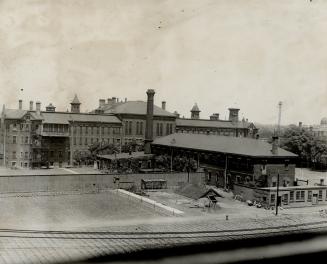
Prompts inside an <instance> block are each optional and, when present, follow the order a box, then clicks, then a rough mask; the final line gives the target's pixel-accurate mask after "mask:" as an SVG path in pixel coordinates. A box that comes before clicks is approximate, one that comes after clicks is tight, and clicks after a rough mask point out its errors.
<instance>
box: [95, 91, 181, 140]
mask: <svg viewBox="0 0 327 264" xmlns="http://www.w3.org/2000/svg"><path fill="white" fill-rule="evenodd" d="M92 113H99V114H112V115H115V116H117V117H118V118H119V119H120V120H121V122H122V144H128V143H131V142H132V141H136V143H138V144H139V145H143V144H144V141H145V128H146V117H147V102H145V101H127V99H125V100H124V101H119V99H118V98H116V97H112V98H110V99H108V100H107V102H106V101H105V100H104V99H100V100H99V107H98V108H97V109H95V110H94V111H92ZM152 126H153V137H154V138H158V137H162V136H166V135H169V134H172V133H174V132H175V130H176V116H175V115H174V114H172V113H170V112H168V111H167V110H166V102H162V106H161V107H158V106H156V105H153V124H152Z"/></svg>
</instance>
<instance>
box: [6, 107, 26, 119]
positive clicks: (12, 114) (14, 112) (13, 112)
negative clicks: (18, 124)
mask: <svg viewBox="0 0 327 264" xmlns="http://www.w3.org/2000/svg"><path fill="white" fill-rule="evenodd" d="M26 113H27V111H26V110H20V109H5V117H6V119H21V118H23V116H24V115H25V114H26Z"/></svg>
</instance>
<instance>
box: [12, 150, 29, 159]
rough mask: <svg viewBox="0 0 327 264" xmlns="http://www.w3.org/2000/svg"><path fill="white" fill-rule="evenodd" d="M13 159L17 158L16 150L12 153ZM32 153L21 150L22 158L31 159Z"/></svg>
mask: <svg viewBox="0 0 327 264" xmlns="http://www.w3.org/2000/svg"><path fill="white" fill-rule="evenodd" d="M11 155H12V156H11V157H12V159H17V152H16V151H13V152H12V154H11ZM31 155H32V153H31V152H27V151H26V152H21V153H20V158H21V159H29V158H30V157H31Z"/></svg>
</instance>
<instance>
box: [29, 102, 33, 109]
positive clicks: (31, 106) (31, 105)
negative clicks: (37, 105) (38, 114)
mask: <svg viewBox="0 0 327 264" xmlns="http://www.w3.org/2000/svg"><path fill="white" fill-rule="evenodd" d="M30 111H33V101H30Z"/></svg>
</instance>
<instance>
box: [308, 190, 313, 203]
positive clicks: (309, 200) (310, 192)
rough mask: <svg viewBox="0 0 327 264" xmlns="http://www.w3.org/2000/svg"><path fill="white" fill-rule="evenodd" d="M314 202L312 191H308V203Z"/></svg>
mask: <svg viewBox="0 0 327 264" xmlns="http://www.w3.org/2000/svg"><path fill="white" fill-rule="evenodd" d="M311 201H312V191H308V202H311Z"/></svg>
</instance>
